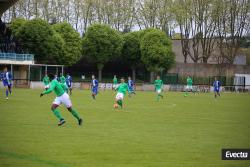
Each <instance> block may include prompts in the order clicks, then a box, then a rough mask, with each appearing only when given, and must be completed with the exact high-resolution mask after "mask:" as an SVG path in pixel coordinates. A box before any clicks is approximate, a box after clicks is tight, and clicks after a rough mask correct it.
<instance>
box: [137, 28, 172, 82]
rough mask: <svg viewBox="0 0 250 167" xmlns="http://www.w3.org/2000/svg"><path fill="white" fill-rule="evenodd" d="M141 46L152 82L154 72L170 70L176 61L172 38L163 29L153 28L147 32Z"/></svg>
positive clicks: (143, 60) (143, 59)
mask: <svg viewBox="0 0 250 167" xmlns="http://www.w3.org/2000/svg"><path fill="white" fill-rule="evenodd" d="M140 48H141V56H142V62H143V63H144V64H145V66H146V68H147V69H148V70H149V71H150V72H151V77H150V81H151V82H153V75H152V74H153V73H157V72H160V71H162V70H168V69H169V68H170V67H171V66H172V65H173V64H174V63H175V56H174V53H173V52H172V43H171V39H170V38H168V37H167V35H166V34H165V33H164V32H163V31H161V30H157V29H152V30H150V31H148V32H146V33H145V34H144V35H143V37H142V40H141V45H140Z"/></svg>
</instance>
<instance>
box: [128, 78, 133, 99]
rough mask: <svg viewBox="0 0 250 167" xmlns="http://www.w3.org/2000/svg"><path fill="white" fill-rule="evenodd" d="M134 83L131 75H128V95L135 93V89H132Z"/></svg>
mask: <svg viewBox="0 0 250 167" xmlns="http://www.w3.org/2000/svg"><path fill="white" fill-rule="evenodd" d="M134 86H135V83H134V81H133V80H132V79H131V77H128V91H129V97H131V94H135V89H134Z"/></svg>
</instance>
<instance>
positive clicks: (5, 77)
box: [2, 68, 12, 99]
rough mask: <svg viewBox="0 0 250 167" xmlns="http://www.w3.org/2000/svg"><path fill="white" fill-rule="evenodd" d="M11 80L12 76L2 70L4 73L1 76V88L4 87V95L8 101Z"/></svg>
mask: <svg viewBox="0 0 250 167" xmlns="http://www.w3.org/2000/svg"><path fill="white" fill-rule="evenodd" d="M11 79H12V75H11V73H10V72H8V70H7V68H4V72H3V74H2V80H3V86H4V87H5V95H6V99H9V93H10V94H11V93H12V91H11V86H12V83H11Z"/></svg>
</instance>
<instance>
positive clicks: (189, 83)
mask: <svg viewBox="0 0 250 167" xmlns="http://www.w3.org/2000/svg"><path fill="white" fill-rule="evenodd" d="M188 91H191V92H193V80H192V78H191V77H190V76H188V77H187V86H186V90H185V94H184V97H187V96H188Z"/></svg>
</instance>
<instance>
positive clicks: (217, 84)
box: [213, 77, 221, 98]
mask: <svg viewBox="0 0 250 167" xmlns="http://www.w3.org/2000/svg"><path fill="white" fill-rule="evenodd" d="M220 86H221V83H220V81H219V80H217V78H216V77H215V78H214V83H213V87H214V97H215V98H217V96H220Z"/></svg>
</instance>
